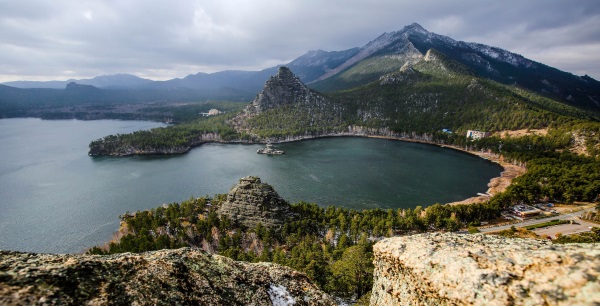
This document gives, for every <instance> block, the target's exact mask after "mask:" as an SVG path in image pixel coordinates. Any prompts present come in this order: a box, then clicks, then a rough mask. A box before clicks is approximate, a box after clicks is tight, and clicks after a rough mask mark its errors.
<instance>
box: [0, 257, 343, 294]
mask: <svg viewBox="0 0 600 306" xmlns="http://www.w3.org/2000/svg"><path fill="white" fill-rule="evenodd" d="M292 303H294V305H334V301H333V300H332V299H331V297H330V296H328V295H327V294H325V293H323V292H322V291H320V290H319V289H318V288H317V287H316V286H315V285H313V284H312V283H311V282H310V281H309V280H308V278H307V277H306V275H304V274H302V273H299V272H296V271H294V270H292V269H290V268H287V267H283V266H279V265H276V264H269V263H257V264H251V263H244V262H237V261H234V260H231V259H229V258H226V257H223V256H218V255H210V254H208V253H206V252H204V251H201V250H198V249H191V248H182V249H177V250H161V251H154V252H146V253H141V254H131V253H125V254H118V255H110V256H98V255H49V254H32V253H20V252H9V251H0V305H15V304H18V305H33V304H61V305H84V304H92V305H98V304H99V305H104V304H109V305H113V304H127V305H128V304H134V305H157V304H158V305H271V304H276V305H288V304H292Z"/></svg>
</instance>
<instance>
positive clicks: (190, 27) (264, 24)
mask: <svg viewBox="0 0 600 306" xmlns="http://www.w3.org/2000/svg"><path fill="white" fill-rule="evenodd" d="M413 22H417V23H419V24H420V25H422V26H423V27H424V28H425V29H427V30H428V31H431V32H435V33H438V34H442V35H447V36H450V37H451V38H453V39H456V40H463V41H469V42H479V43H484V44H488V45H492V46H496V47H500V48H503V49H507V50H509V51H512V52H515V53H519V54H521V55H523V56H525V57H527V58H530V59H532V60H535V61H539V62H542V63H544V64H547V65H550V66H553V67H557V68H559V69H561V70H565V71H568V72H571V73H574V74H577V75H584V74H588V75H590V76H592V77H594V78H595V79H597V80H600V1H598V0H589V1H579V0H564V1H552V0H535V1H534V0H517V1H513V0H494V1H485V0H468V1H467V0H465V1H462V0H461V1H450V0H436V1H429V0H415V1H413V0H389V1H388V0H379V1H377V0H375V1H367V0H364V1H358V0H339V1H337V0H272V1H267V0H214V1H207V0H205V1H200V0H199V1H192V0H177V1H152V0H93V1H87V0H52V1H48V0H0V82H6V81H14V80H65V79H69V78H86V77H93V76H98V75H107V74H116V73H130V74H135V75H137V76H140V77H145V78H150V79H155V80H158V79H170V78H175V77H184V76H186V75H188V74H192V73H197V72H215V71H221V70H231V69H236V70H260V69H264V68H268V67H272V66H275V65H278V64H285V63H287V62H289V61H291V60H293V59H294V58H296V57H298V56H301V55H302V54H304V53H306V52H307V51H309V50H316V49H322V50H326V51H337V50H344V49H348V48H352V47H360V46H363V45H365V44H366V43H368V42H369V41H370V40H372V39H375V38H376V37H377V36H379V35H381V34H382V33H384V32H391V31H397V30H400V29H402V28H403V27H404V26H406V25H409V24H411V23H413Z"/></svg>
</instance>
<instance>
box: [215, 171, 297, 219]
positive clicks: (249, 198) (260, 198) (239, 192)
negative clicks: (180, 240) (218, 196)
mask: <svg viewBox="0 0 600 306" xmlns="http://www.w3.org/2000/svg"><path fill="white" fill-rule="evenodd" d="M218 213H219V215H221V216H227V217H228V218H229V219H231V220H232V221H234V222H238V223H239V224H241V225H243V226H246V227H248V228H254V227H256V225H257V224H258V223H262V225H264V226H266V227H279V226H282V225H283V223H284V221H285V220H286V219H288V218H290V217H291V212H290V205H289V203H288V202H286V201H285V200H284V199H282V198H281V197H280V196H279V195H278V194H277V192H275V190H274V189H273V187H272V186H271V185H269V184H265V183H262V182H261V181H260V178H258V177H256V176H248V177H244V178H242V179H240V182H239V183H238V184H237V185H235V186H234V187H233V188H232V189H231V190H230V191H229V194H227V200H226V201H225V202H224V203H222V204H221V207H219V210H218Z"/></svg>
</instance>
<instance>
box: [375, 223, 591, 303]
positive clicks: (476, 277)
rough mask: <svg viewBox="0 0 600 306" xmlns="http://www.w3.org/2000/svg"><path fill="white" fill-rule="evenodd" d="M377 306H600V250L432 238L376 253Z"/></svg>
mask: <svg viewBox="0 0 600 306" xmlns="http://www.w3.org/2000/svg"><path fill="white" fill-rule="evenodd" d="M373 251H374V255H375V259H374V264H375V270H374V273H373V275H374V280H373V291H372V295H371V305H378V306H379V305H382V306H385V305H600V245H597V244H564V245H553V244H552V243H551V242H548V241H541V240H533V239H515V238H505V237H499V236H487V235H482V234H477V235H458V234H450V233H445V234H442V233H430V234H422V235H414V236H406V237H396V238H388V239H384V240H382V241H380V242H378V243H377V244H375V246H374V247H373Z"/></svg>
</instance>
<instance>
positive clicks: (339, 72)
mask: <svg viewBox="0 0 600 306" xmlns="http://www.w3.org/2000/svg"><path fill="white" fill-rule="evenodd" d="M430 49H434V50H436V51H438V52H440V53H442V54H443V55H444V56H446V57H448V58H449V59H450V60H452V61H453V62H456V63H458V64H460V65H463V66H464V67H465V71H468V72H467V73H468V74H471V75H473V76H476V77H479V78H484V79H490V80H493V81H496V82H498V83H501V84H505V85H508V86H510V87H513V88H521V89H526V90H528V91H531V92H534V93H537V94H539V95H542V96H545V97H548V98H551V99H553V100H556V101H560V102H562V103H566V104H568V105H571V106H575V107H577V108H579V109H582V110H586V111H592V112H594V113H597V112H599V111H600V82H598V81H597V80H595V79H593V78H591V77H589V76H576V75H573V74H571V73H568V72H564V71H560V70H558V69H556V68H552V67H549V66H547V65H544V64H542V63H538V62H535V61H532V60H529V59H527V58H525V57H523V56H521V55H518V54H515V53H511V52H509V51H506V50H503V49H500V48H496V47H491V46H487V45H483V44H477V43H468V42H462V41H456V40H453V39H452V38H449V37H447V36H443V35H439V34H435V33H432V32H429V31H427V30H425V29H424V28H423V27H421V26H420V25H418V24H416V23H413V24H411V25H409V26H406V27H404V28H403V29H402V30H399V31H395V32H390V33H384V34H382V35H381V36H379V37H377V38H376V39H374V40H372V41H370V42H369V43H367V44H366V45H364V46H362V47H356V48H351V49H348V50H343V51H329V52H328V51H322V50H316V51H310V52H308V53H306V54H304V55H302V56H300V57H299V58H297V59H295V60H293V61H292V62H290V63H288V64H286V66H287V67H289V68H290V69H291V71H292V72H293V73H294V74H295V75H296V76H298V77H299V78H300V80H301V81H302V82H304V83H306V84H308V86H309V87H310V88H312V89H316V90H318V91H320V92H324V93H330V92H337V91H340V90H347V89H351V88H355V87H357V86H364V85H367V84H369V83H371V82H373V81H376V80H378V79H379V78H381V77H382V76H384V75H386V74H389V73H392V72H394V71H398V70H399V69H407V68H409V67H410V66H412V65H415V64H417V63H419V62H420V61H422V60H423V59H424V57H425V56H426V54H427V51H428V50H430ZM278 68H279V66H277V67H272V68H268V69H264V70H261V71H222V72H216V73H210V74H207V73H197V74H193V75H188V76H186V77H184V78H181V79H179V78H177V79H172V80H168V81H152V80H148V79H143V78H139V77H136V76H133V75H127V74H118V75H111V76H99V77H95V78H92V79H81V80H68V81H49V82H32V81H18V82H8V83H4V84H3V85H0V112H2V111H3V110H6V109H15V108H22V107H27V106H44V107H46V106H53V105H55V104H62V105H65V104H66V105H68V104H73V103H92V104H94V103H100V104H102V103H135V102H150V101H167V102H168V101H190V100H207V99H222V100H238V101H248V100H251V99H252V98H253V97H254V96H255V95H256V93H257V92H259V91H260V90H261V88H262V86H263V84H264V83H265V81H267V79H268V78H269V77H270V76H271V75H274V74H276V73H277V69H278ZM69 84H71V85H70V87H69V86H68V85H69ZM75 84H76V85H80V86H79V87H77V88H78V90H77V91H76V92H75V91H73V89H74V86H75ZM81 85H89V87H88V86H86V87H83V86H81Z"/></svg>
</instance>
